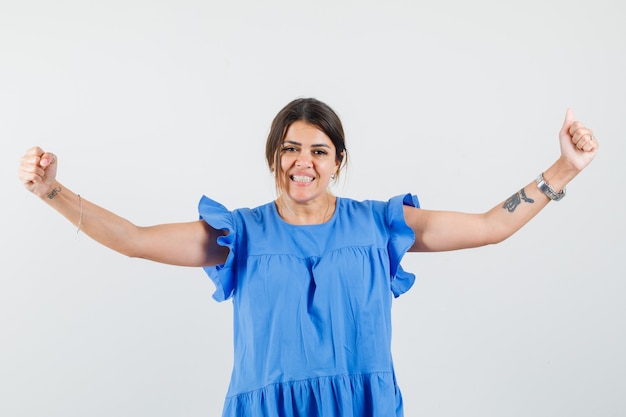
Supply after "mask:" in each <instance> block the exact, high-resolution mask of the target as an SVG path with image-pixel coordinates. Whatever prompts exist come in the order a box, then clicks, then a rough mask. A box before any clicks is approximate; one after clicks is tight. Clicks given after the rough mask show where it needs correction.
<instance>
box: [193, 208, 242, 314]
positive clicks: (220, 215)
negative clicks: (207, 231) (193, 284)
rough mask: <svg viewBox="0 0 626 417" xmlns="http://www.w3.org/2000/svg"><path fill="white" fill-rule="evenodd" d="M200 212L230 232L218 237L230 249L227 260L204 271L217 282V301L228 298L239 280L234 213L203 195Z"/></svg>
mask: <svg viewBox="0 0 626 417" xmlns="http://www.w3.org/2000/svg"><path fill="white" fill-rule="evenodd" d="M198 212H199V214H200V219H202V220H204V221H205V222H207V224H209V226H211V227H213V228H214V229H217V230H225V231H227V232H228V234H226V235H225V236H220V237H218V238H217V243H218V245H220V246H225V247H227V248H228V249H229V252H228V256H227V258H226V262H225V263H224V264H221V265H215V266H205V267H203V269H204V271H205V272H206V273H207V275H208V276H209V278H211V280H212V281H213V283H214V284H215V292H214V293H213V298H214V299H215V300H217V301H225V300H228V299H229V298H230V297H232V295H233V291H234V290H235V286H236V285H237V280H236V276H235V238H236V235H237V233H236V230H235V223H234V220H233V214H232V212H230V211H229V210H228V209H226V207H224V206H223V205H221V204H220V203H218V202H216V201H214V200H211V199H210V198H208V197H206V196H202V198H201V199H200V203H199V204H198Z"/></svg>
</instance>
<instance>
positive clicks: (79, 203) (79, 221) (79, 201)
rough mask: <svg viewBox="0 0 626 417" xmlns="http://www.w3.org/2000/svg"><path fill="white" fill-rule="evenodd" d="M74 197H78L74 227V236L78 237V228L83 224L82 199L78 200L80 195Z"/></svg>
mask: <svg viewBox="0 0 626 417" xmlns="http://www.w3.org/2000/svg"><path fill="white" fill-rule="evenodd" d="M76 195H77V196H78V225H77V227H76V236H77V237H78V233H79V232H80V226H81V225H82V224H83V199H82V198H80V194H76Z"/></svg>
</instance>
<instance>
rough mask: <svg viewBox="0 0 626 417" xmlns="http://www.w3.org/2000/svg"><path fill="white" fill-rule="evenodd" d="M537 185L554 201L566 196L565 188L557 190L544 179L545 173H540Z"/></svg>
mask: <svg viewBox="0 0 626 417" xmlns="http://www.w3.org/2000/svg"><path fill="white" fill-rule="evenodd" d="M535 181H536V182H537V187H538V188H539V189H540V190H541V192H542V193H544V194H545V195H547V196H548V198H549V199H550V200H552V201H559V200H560V199H562V198H563V197H565V188H563V190H561V191H559V192H556V191H554V188H552V187H550V184H548V183H547V182H546V180H544V179H543V173H541V174H539V176H538V177H537V179H536V180H535Z"/></svg>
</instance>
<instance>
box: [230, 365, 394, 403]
mask: <svg viewBox="0 0 626 417" xmlns="http://www.w3.org/2000/svg"><path fill="white" fill-rule="evenodd" d="M380 374H392V375H393V372H391V371H374V372H367V373H359V374H348V373H343V374H335V375H324V376H316V377H313V378H304V379H293V380H288V381H281V382H274V383H271V384H268V385H266V386H264V387H261V388H257V389H253V390H250V391H245V392H240V393H237V394H233V395H227V396H226V398H236V397H239V396H241V395H249V394H252V393H255V392H259V391H263V390H266V389H268V388H270V387H274V386H277V385H284V384H293V383H300V382H307V381H313V380H320V379H323V378H335V377H338V376H345V377H348V378H352V377H363V376H368V375H380Z"/></svg>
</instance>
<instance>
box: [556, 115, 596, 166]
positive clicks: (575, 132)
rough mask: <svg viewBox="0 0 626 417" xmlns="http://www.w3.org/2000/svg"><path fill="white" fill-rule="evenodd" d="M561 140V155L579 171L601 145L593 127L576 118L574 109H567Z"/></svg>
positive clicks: (560, 135) (591, 158)
mask: <svg viewBox="0 0 626 417" xmlns="http://www.w3.org/2000/svg"><path fill="white" fill-rule="evenodd" d="M559 140H560V144H561V157H562V158H564V159H565V160H566V161H567V162H568V163H569V164H571V165H572V167H574V168H575V169H576V170H577V171H579V172H580V171H582V170H583V169H584V168H585V167H586V166H587V165H589V163H590V162H591V161H592V160H593V158H594V157H595V156H596V152H597V151H598V147H599V145H598V139H596V137H595V136H594V135H593V132H592V131H591V129H588V128H587V127H585V125H583V124H582V123H581V122H578V121H576V120H575V119H574V112H573V111H572V109H567V112H566V114H565V121H564V122H563V127H562V128H561V131H560V132H559Z"/></svg>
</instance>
